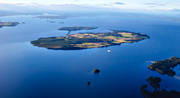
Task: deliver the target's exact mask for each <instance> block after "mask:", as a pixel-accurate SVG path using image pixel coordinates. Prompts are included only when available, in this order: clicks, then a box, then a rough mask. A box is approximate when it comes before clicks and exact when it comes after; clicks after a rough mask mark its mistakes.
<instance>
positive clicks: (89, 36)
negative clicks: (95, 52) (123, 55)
mask: <svg viewBox="0 0 180 98" xmlns="http://www.w3.org/2000/svg"><path fill="white" fill-rule="evenodd" d="M148 38H149V36H147V35H145V34H140V33H134V32H127V31H126V32H125V31H112V32H106V33H77V34H70V35H66V36H64V37H48V38H39V39H38V40H35V41H31V43H32V44H33V45H34V46H38V47H44V48H47V49H54V50H80V49H89V48H99V47H107V46H113V45H120V44H122V43H133V42H138V41H141V40H144V39H148Z"/></svg>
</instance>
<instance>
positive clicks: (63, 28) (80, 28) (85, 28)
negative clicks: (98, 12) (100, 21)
mask: <svg viewBox="0 0 180 98" xmlns="http://www.w3.org/2000/svg"><path fill="white" fill-rule="evenodd" d="M97 28H98V27H83V26H73V27H62V28H59V29H58V30H63V31H68V33H67V35H68V34H70V33H71V32H72V31H79V30H93V29H97Z"/></svg>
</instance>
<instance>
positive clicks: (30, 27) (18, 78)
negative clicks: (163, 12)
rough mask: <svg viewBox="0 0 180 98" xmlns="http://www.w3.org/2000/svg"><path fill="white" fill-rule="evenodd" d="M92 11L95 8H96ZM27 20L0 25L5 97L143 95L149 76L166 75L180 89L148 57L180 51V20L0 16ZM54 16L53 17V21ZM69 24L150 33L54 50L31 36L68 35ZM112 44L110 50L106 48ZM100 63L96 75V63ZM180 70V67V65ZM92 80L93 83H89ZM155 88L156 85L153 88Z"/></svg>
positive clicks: (0, 81)
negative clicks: (116, 42)
mask: <svg viewBox="0 0 180 98" xmlns="http://www.w3.org/2000/svg"><path fill="white" fill-rule="evenodd" d="M92 14H93V13H92ZM0 20H1V21H11V22H12V21H13V22H25V24H19V25H18V26H15V27H3V28H0V97H1V98H71V97H73V98H76V97H77V98H81V97H82V98H84V97H85V98H88V97H89V98H135V97H136V98H143V94H142V92H141V90H140V88H141V86H142V85H144V84H148V83H147V81H146V79H147V78H148V77H150V76H158V77H161V79H162V82H161V88H165V89H166V90H176V91H180V80H179V79H178V78H175V77H169V76H167V75H161V74H159V73H157V72H155V71H151V70H149V69H148V68H147V66H148V65H149V64H151V63H150V62H148V61H151V60H152V61H154V60H162V59H166V58H169V57H171V56H177V57H180V52H179V50H180V44H179V42H180V38H179V37H180V21H178V20H177V19H176V20H174V19H173V18H170V17H161V16H153V15H143V14H123V13H113V14H109V13H103V14H102V15H101V14H99V15H94V16H93V15H89V16H86V15H82V16H78V17H68V18H66V19H39V18H35V16H31V15H29V16H25V15H19V16H7V17H0ZM49 21H54V23H51V22H49ZM66 26H97V27H99V28H98V29H96V30H90V31H76V32H72V34H75V33H79V32H107V31H109V30H112V29H115V30H127V31H132V32H137V33H143V34H147V35H148V36H150V39H146V40H143V41H139V42H137V43H127V44H122V45H119V46H110V47H105V48H93V49H85V50H66V51H65V50H49V49H46V48H40V47H36V46H33V45H32V44H31V43H30V42H31V41H32V40H37V39H38V38H41V37H53V36H64V35H66V33H67V32H66V31H58V30H57V29H58V28H60V27H66ZM108 49H111V51H112V52H111V53H107V50H108ZM96 68H98V69H100V71H101V72H100V73H99V74H98V75H95V74H94V73H93V70H94V69H96ZM176 72H177V76H178V74H179V75H180V69H179V68H177V69H176ZM88 81H90V82H91V84H90V85H89V86H88ZM148 89H149V90H152V89H151V88H148Z"/></svg>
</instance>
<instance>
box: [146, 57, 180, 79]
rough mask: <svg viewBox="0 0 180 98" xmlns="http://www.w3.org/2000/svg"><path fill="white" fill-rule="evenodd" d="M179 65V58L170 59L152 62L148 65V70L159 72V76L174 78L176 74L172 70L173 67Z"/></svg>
mask: <svg viewBox="0 0 180 98" xmlns="http://www.w3.org/2000/svg"><path fill="white" fill-rule="evenodd" d="M179 64H180V58H177V57H174V56H173V57H171V58H169V59H165V60H162V61H154V62H153V64H151V65H149V66H148V68H149V69H151V70H154V71H157V72H159V73H160V74H167V75H169V76H174V75H175V74H176V73H175V71H174V70H173V68H174V67H176V66H177V65H179Z"/></svg>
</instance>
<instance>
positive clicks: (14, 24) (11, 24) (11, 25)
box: [0, 22, 19, 28]
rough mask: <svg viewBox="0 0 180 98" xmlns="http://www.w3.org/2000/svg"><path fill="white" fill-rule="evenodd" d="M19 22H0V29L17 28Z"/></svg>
mask: <svg viewBox="0 0 180 98" xmlns="http://www.w3.org/2000/svg"><path fill="white" fill-rule="evenodd" d="M18 24H19V22H0V28H1V27H13V26H17V25H18Z"/></svg>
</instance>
